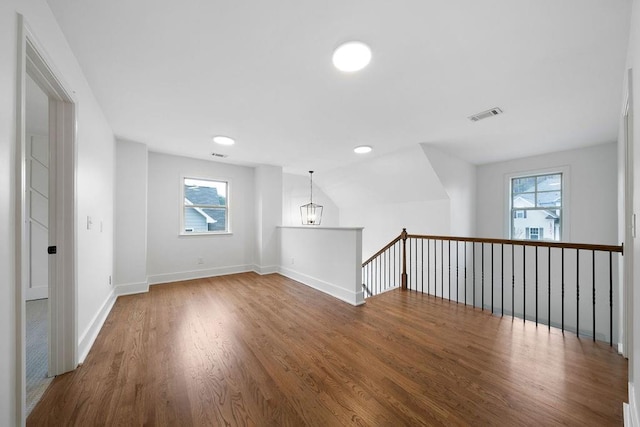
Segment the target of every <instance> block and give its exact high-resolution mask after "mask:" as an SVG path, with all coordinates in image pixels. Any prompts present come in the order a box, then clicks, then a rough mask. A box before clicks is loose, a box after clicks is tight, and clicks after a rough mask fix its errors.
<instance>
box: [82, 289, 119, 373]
mask: <svg viewBox="0 0 640 427" xmlns="http://www.w3.org/2000/svg"><path fill="white" fill-rule="evenodd" d="M115 302H116V295H115V293H114V292H113V291H111V292H110V293H109V295H108V296H107V299H106V300H105V302H104V303H103V304H102V307H100V310H98V312H97V313H96V315H95V316H93V319H91V322H90V323H89V326H88V327H87V329H86V330H85V331H84V333H83V334H82V336H81V337H80V339H79V340H78V353H79V354H80V357H79V359H78V363H82V362H84V359H86V357H87V355H88V354H89V351H90V350H91V347H92V346H93V343H94V342H95V341H96V338H97V337H98V334H99V333H100V330H101V329H102V326H103V325H104V322H105V321H106V320H107V316H108V315H109V313H110V312H111V309H112V308H113V305H114V304H115Z"/></svg>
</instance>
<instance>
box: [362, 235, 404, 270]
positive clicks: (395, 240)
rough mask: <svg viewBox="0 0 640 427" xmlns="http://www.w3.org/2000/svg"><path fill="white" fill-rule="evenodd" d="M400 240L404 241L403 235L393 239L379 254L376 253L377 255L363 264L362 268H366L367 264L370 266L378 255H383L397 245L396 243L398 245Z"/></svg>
mask: <svg viewBox="0 0 640 427" xmlns="http://www.w3.org/2000/svg"><path fill="white" fill-rule="evenodd" d="M400 239H402V235H400V236H398V237H396V238H395V239H393V240H392V241H390V242H389V243H387V245H386V246H385V247H384V248H382V249H380V250H379V251H378V252H376V253H375V254H373V255H371V257H369V259H368V260H366V261H365V262H363V263H362V266H363V267H364V266H366V265H367V264H369V263H370V262H371V261H373V260H374V259H375V258H376V257H377V256H378V255H380V254H382V253H383V252H384V251H386V250H387V249H389V248H390V247H391V246H393V245H395V244H396V243H398V242H399V241H400Z"/></svg>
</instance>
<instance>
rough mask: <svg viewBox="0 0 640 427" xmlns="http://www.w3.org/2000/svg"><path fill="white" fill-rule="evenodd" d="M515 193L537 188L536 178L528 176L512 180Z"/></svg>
mask: <svg viewBox="0 0 640 427" xmlns="http://www.w3.org/2000/svg"><path fill="white" fill-rule="evenodd" d="M511 188H512V192H513V194H518V193H528V192H533V191H535V189H536V178H535V177H534V176H528V177H524V178H514V179H513V180H511Z"/></svg>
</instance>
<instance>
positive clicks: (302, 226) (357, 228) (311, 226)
mask: <svg viewBox="0 0 640 427" xmlns="http://www.w3.org/2000/svg"><path fill="white" fill-rule="evenodd" d="M276 228H300V229H303V230H342V231H344V230H364V227H323V226H320V225H276Z"/></svg>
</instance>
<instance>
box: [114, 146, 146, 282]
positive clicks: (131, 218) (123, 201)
mask: <svg viewBox="0 0 640 427" xmlns="http://www.w3.org/2000/svg"><path fill="white" fill-rule="evenodd" d="M147 163H148V152H147V146H146V145H144V144H140V143H137V142H130V141H117V143H116V204H115V205H116V206H115V209H116V227H115V272H114V283H115V286H116V289H117V293H118V294H120V295H122V294H127V293H131V292H142V291H145V290H147V289H148V282H147V179H148V168H147Z"/></svg>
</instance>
